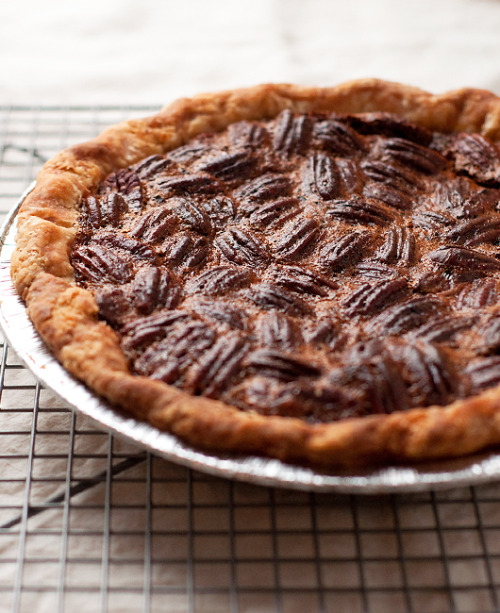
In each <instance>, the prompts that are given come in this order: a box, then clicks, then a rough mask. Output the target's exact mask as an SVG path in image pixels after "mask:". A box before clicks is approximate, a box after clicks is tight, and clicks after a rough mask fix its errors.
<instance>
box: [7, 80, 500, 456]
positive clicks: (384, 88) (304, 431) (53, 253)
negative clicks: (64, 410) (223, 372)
mask: <svg viewBox="0 0 500 613" xmlns="http://www.w3.org/2000/svg"><path fill="white" fill-rule="evenodd" d="M285 108H289V109H291V110H293V111H300V112H308V111H310V112H314V111H316V112H320V111H334V112H341V113H347V112H348V113H359V112H369V111H385V112H391V113H396V114H398V115H400V116H402V117H405V118H407V119H409V120H410V121H412V122H414V123H416V124H418V125H421V126H424V127H426V128H428V129H430V130H436V131H441V132H453V131H469V132H478V133H480V134H483V135H484V136H488V137H489V138H490V139H492V140H494V141H499V140H500V99H499V98H498V97H497V96H495V95H494V94H492V93H491V92H487V91H482V90H475V89H462V90H459V91H454V92H449V93H445V94H441V95H432V94H429V93H427V92H424V91H422V90H419V89H416V88H412V87H408V86H405V85H400V84H395V83H388V82H384V81H378V80H373V79H370V80H360V81H353V82H348V83H345V84H342V85H339V86H337V87H331V88H305V87H300V86H294V85H274V84H269V85H261V86H257V87H253V88H248V89H241V90H233V91H227V92H221V93H217V94H204V95H199V96H196V97H194V98H191V99H181V100H178V101H177V102H174V103H173V104H172V105H170V106H168V107H166V108H165V109H163V110H162V111H160V112H159V113H158V114H157V115H155V116H153V117H149V118H145V119H137V120H131V121H128V122H124V123H122V124H118V125H117V126H114V127H112V128H110V129H108V130H106V131H105V132H103V133H102V134H101V135H99V136H98V137H96V138H95V139H93V140H91V141H89V142H87V143H84V144H81V145H76V146H74V147H70V148H68V149H66V150H64V151H62V152H61V153H59V154H58V155H57V156H55V157H54V158H53V159H51V160H50V161H49V162H47V163H46V164H45V166H44V167H43V169H42V171H41V172H40V174H39V176H38V179H37V184H36V186H35V188H34V190H33V191H32V192H31V193H30V194H29V195H28V196H27V197H26V199H25V201H24V202H23V205H22V207H21V210H20V213H19V218H18V234H17V249H16V251H15V253H14V255H13V258H12V269H11V270H12V279H13V281H14V284H15V286H16V289H17V291H18V293H19V294H20V296H21V297H22V298H23V299H24V300H25V301H26V304H27V308H28V314H29V316H30V318H31V319H32V321H33V322H34V324H35V326H36V328H37V330H38V331H39V333H40V335H41V336H42V338H43V339H44V341H45V342H46V343H47V345H48V346H49V348H50V349H51V351H52V352H53V353H54V354H55V355H56V357H57V358H58V360H59V361H60V362H61V363H62V364H63V365H64V367H65V368H66V369H67V370H68V371H69V372H71V373H72V374H73V375H75V376H76V377H78V378H79V379H81V380H82V381H84V382H85V383H86V384H87V385H89V386H90V387H91V388H92V389H93V390H95V391H96V392H97V393H98V394H100V395H101V396H103V397H105V398H106V399H108V400H109V401H110V402H112V403H113V404H115V405H117V406H118V407H121V408H123V409H125V410H126V411H128V412H130V413H132V414H133V415H135V416H136V417H138V418H140V419H146V420H148V421H149V422H150V423H152V424H153V425H154V426H156V427H158V428H159V429H160V430H166V431H168V432H171V433H173V434H175V435H177V436H178V437H180V438H181V439H183V440H185V441H187V442H188V443H190V444H192V445H194V446H196V447H199V448H204V449H211V450H218V451H231V452H239V453H256V454H261V455H265V456H270V457H276V458H280V459H283V460H287V461H298V462H306V463H312V464H317V465H322V466H341V465H344V466H353V465H360V464H368V463H371V462H376V463H381V462H394V461H418V460H425V459H432V458H440V457H450V456H459V455H465V454H468V453H472V452H474V451H476V450H479V449H483V448H485V447H488V446H491V445H495V444H498V443H500V390H499V389H498V388H494V389H492V390H489V391H487V392H485V393H483V394H481V395H479V396H475V397H472V398H468V399H465V400H460V401H457V402H455V403H453V404H452V405H449V406H448V407H445V408H443V407H429V408H425V409H412V410H409V411H405V412H403V411H401V412H395V413H392V414H390V415H376V416H370V417H363V418H354V419H348V420H345V421H340V422H335V423H332V424H318V425H311V424H308V423H305V422H302V421H300V420H298V419H295V418H287V417H266V416H262V415H257V414H251V413H246V412H241V411H239V410H238V409H236V408H234V407H231V406H229V405H226V404H224V403H222V402H219V401H215V400H210V399H207V398H201V397H193V396H190V395H189V394H187V393H185V392H183V391H181V390H178V389H176V388H174V387H172V386H169V385H167V384H165V383H162V382H159V381H153V380H152V379H148V378H146V377H140V376H134V375H132V374H130V372H129V369H128V364H127V360H126V358H125V356H124V354H123V352H122V350H121V347H120V344H119V340H118V338H117V336H116V335H115V333H114V331H113V330H112V329H111V328H110V327H109V326H108V325H107V324H105V323H103V322H102V321H100V320H99V319H98V308H97V304H96V302H95V299H94V298H93V296H92V295H91V294H90V293H89V292H88V291H86V290H84V289H81V288H79V287H77V286H76V284H75V282H74V274H73V269H72V267H71V265H70V263H69V252H70V249H71V245H72V242H73V239H74V237H75V234H76V231H77V218H78V214H79V210H78V209H79V203H80V201H81V198H82V196H85V195H87V194H88V193H90V192H91V191H92V190H93V189H94V188H96V187H97V186H98V184H99V183H100V182H101V181H102V180H103V179H104V177H105V176H107V175H108V174H109V173H110V172H113V171H115V170H117V169H119V168H122V167H126V166H129V165H130V164H133V163H135V162H137V161H139V160H140V159H142V158H144V157H147V156H149V155H151V154H154V153H159V154H163V153H165V152H167V151H169V150H171V149H173V148H175V147H177V146H179V145H182V144H184V143H185V142H187V141H188V140H189V139H190V138H192V137H194V136H195V135H197V134H200V133H202V132H206V131H217V130H222V129H224V128H225V127H226V126H228V125H229V124H231V123H233V122H236V121H240V120H242V119H247V120H251V119H264V118H272V117H275V116H276V115H277V114H278V113H279V112H280V111H282V110H283V109H285Z"/></svg>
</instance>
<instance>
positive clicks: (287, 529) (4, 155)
mask: <svg viewBox="0 0 500 613" xmlns="http://www.w3.org/2000/svg"><path fill="white" fill-rule="evenodd" d="M157 108H158V106H151V107H119V106H116V107H91V108H90V107H41V108H34V107H28V106H26V107H21V106H16V107H14V106H12V107H7V106H1V107H0V215H1V216H2V217H5V215H6V214H7V212H8V211H9V210H10V209H11V208H12V207H13V206H14V205H15V204H16V202H17V200H18V198H19V195H20V194H21V193H22V192H23V191H24V189H25V188H26V187H27V186H28V185H29V184H30V183H31V182H32V180H33V179H34V178H35V176H36V173H37V171H38V169H39V168H40V166H41V165H42V163H43V161H44V160H46V159H48V158H49V157H50V156H52V155H53V154H54V153H56V152H57V151H58V150H60V149H61V148H63V147H65V146H67V145H69V144H72V143H76V142H80V141H83V140H87V139H88V138H90V137H92V136H94V135H95V134H97V133H98V132H100V131H101V130H102V129H103V128H104V127H106V126H108V125H111V124H113V123H116V122H118V121H120V120H122V119H125V118H127V117H132V116H140V115H145V114H149V113H151V112H153V111H155V110H157ZM0 352H1V355H2V358H1V359H2V361H1V366H0V612H2V613H3V612H4V611H5V612H9V613H20V612H21V613H24V612H28V611H36V612H37V613H44V612H45V611H47V612H48V611H50V612H54V611H57V612H63V611H71V612H78V611H86V612H89V611H91V612H94V611H95V612H103V613H104V612H110V613H111V612H113V613H114V612H117V613H127V612H129V611H130V612H132V611H133V612H137V611H141V612H144V613H149V612H160V611H161V612H162V613H250V612H251V613H268V612H271V611H276V612H279V613H299V612H300V613H302V612H304V611H308V612H315V611H317V612H319V613H337V612H338V613H344V612H346V611H349V612H350V613H379V612H384V613H385V612H387V611H396V612H408V613H448V612H450V613H451V612H457V613H458V612H460V613H467V612H468V613H493V612H496V611H498V610H500V603H499V601H500V491H499V488H498V486H497V484H496V483H492V484H489V485H482V486H478V487H467V488H460V489H454V490H449V491H445V492H437V491H436V492H434V491H430V492H427V493H419V494H405V495H403V494H391V495H384V496H377V497H375V496H361V495H356V496H354V495H350V496H347V495H333V494H331V493H330V494H326V493H317V492H316V493H308V492H300V491H291V490H286V489H279V488H265V487H260V486H257V485H251V484H246V483H240V482H234V481H229V480H224V479H220V478H216V477H212V476H209V475H205V474H203V473H199V472H196V471H193V470H190V469H187V468H184V467H182V466H178V465H176V464H173V463H170V462H167V461H165V460H163V459H161V458H158V457H155V456H154V455H151V454H150V453H148V452H146V451H144V450H142V449H140V448H138V447H136V446H134V445H132V444H130V443H128V442H127V441H124V440H122V439H120V438H117V437H115V436H113V435H111V434H109V433H105V432H102V431H101V430H99V428H98V427H97V426H96V425H95V424H94V423H93V422H92V421H91V420H90V419H89V418H88V417H85V416H83V415H81V414H78V413H75V412H72V411H71V410H70V409H69V408H68V407H67V406H66V405H65V404H64V402H63V401H62V400H61V399H59V398H58V397H57V395H55V394H54V393H52V392H51V391H50V390H48V389H45V388H44V387H43V386H42V385H41V384H40V383H39V382H38V381H37V380H36V379H35V378H34V376H33V375H32V374H31V373H30V371H29V370H28V369H26V368H25V367H24V366H23V365H22V364H21V363H20V361H19V360H18V358H17V356H16V355H15V353H14V351H13V350H12V349H11V348H10V347H9V346H8V344H7V343H6V342H4V341H2V340H1V338H0Z"/></svg>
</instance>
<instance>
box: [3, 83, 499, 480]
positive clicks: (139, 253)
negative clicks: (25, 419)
mask: <svg viewBox="0 0 500 613" xmlns="http://www.w3.org/2000/svg"><path fill="white" fill-rule="evenodd" d="M499 139H500V99H499V98H497V97H496V96H495V95H494V94H492V93H490V92H486V91H480V90H473V89H464V90H460V91H455V92H450V93H446V94H442V95H431V94H429V93H426V92H423V91H421V90H419V89H415V88H412V87H408V86H404V85H399V84H394V83H388V82H383V81H378V80H362V81H354V82H350V83H346V84H342V85H339V86H336V87H332V88H324V89H319V88H304V87H299V86H293V85H262V86H257V87H254V88H249V89H243V90H234V91H229V92H222V93H216V94H209V95H200V96H197V97H194V98H192V99H183V100H179V101H177V102H176V103H174V104H173V105H171V106H169V107H167V108H165V109H163V110H162V111H160V112H159V113H158V114H157V115H155V116H153V117H149V118H145V119H138V120H131V121H128V122H125V123H122V124H119V125H117V126H114V127H112V128H110V129H108V130H107V131H106V132H104V133H103V134H101V135H100V136H98V137H97V138H95V139H94V140H92V141H90V142H88V143H85V144H81V145H77V146H74V147H71V148H69V149H66V150H64V151H63V152H61V153H60V154H59V155H57V156H56V157H55V158H53V159H52V160H50V161H49V162H48V163H47V164H46V165H45V166H44V168H43V169H42V171H41V173H40V175H39V177H38V180H37V184H36V186H35V188H34V190H33V191H32V192H31V193H30V194H29V195H28V196H27V197H26V199H25V200H24V203H23V205H22V208H21V210H20V213H19V218H18V234H17V248H16V252H15V254H14V257H13V260H12V278H13V281H14V284H15V286H16V289H17V291H18V293H19V295H20V296H21V297H22V299H23V300H24V301H25V302H26V305H27V312H28V314H29V316H30V318H31V319H32V321H33V323H34V325H35V327H36V329H37V330H38V331H39V333H40V335H41V337H42V338H43V340H44V341H45V343H46V344H47V345H48V347H49V348H50V350H51V351H52V352H53V354H54V355H55V356H56V357H57V358H58V360H60V362H61V363H62V364H63V365H64V367H65V368H66V369H67V370H68V371H69V372H70V373H72V374H73V375H75V376H76V377H78V378H79V379H81V380H82V381H83V382H85V383H86V384H87V385H88V386H89V387H90V388H91V389H92V390H94V391H95V392H96V393H97V394H99V395H100V396H102V397H103V398H105V399H107V400H108V401H109V402H111V403H112V404H113V405H115V406H116V407H117V409H119V410H124V411H126V412H128V413H131V414H132V415H134V416H135V417H136V418H138V419H141V420H147V421H149V422H150V423H151V424H152V425H153V426H155V427H157V428H159V429H160V430H164V431H168V432H170V433H172V434H173V435H175V436H177V437H179V438H180V439H182V440H183V441H186V442H187V443H188V444H190V445H193V446H194V447H196V448H201V449H205V450H212V451H217V452H223V453H225V452H231V453H237V454H257V455H263V456H267V457H274V458H279V459H281V460H284V461H287V462H295V463H303V464H309V465H314V466H318V467H322V468H327V469H332V468H336V467H340V466H348V467H352V466H356V465H368V464H380V463H398V462H413V463H414V462H420V461H424V460H431V459H435V458H445V457H453V456H463V455H466V454H470V453H473V452H475V451H478V450H482V449H485V448H487V447H490V446H494V445H497V444H500V387H499V385H500V248H499V244H500V148H499V146H498V144H497V143H498V141H499Z"/></svg>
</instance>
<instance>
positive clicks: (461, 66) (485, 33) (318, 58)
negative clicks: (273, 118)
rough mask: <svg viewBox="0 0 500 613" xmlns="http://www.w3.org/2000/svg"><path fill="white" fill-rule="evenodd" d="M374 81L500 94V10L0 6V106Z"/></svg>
mask: <svg viewBox="0 0 500 613" xmlns="http://www.w3.org/2000/svg"><path fill="white" fill-rule="evenodd" d="M359 77H379V78H384V79H390V80H394V81H400V82H405V83H408V84H412V85H416V86H420V87H422V88H425V89H428V90H431V91H434V92H440V91H444V90H448V89H455V88H459V87H462V86H474V87H482V88H487V89H491V90H493V91H495V92H496V93H498V94H500V1H499V0H330V1H329V0H251V1H248V0H244V1H238V0H212V1H207V0H84V1H82V2H71V1H70V0H65V1H62V0H43V1H36V2H35V1H33V0H10V1H7V0H2V2H1V7H0V103H3V104H29V105H33V104H78V105H79V104H116V103H123V104H135V103H148V104H162V103H167V102H169V101H171V100H172V99H173V98H176V97H179V96H183V95H191V94H194V93H197V92H200V91H212V90H218V89H224V88H229V87H235V86H245V85H252V84H256V83H261V82H269V81H276V82H283V81H288V82H297V83H302V84H310V85H313V84H318V85H327V84H335V83H338V82H341V81H345V80H349V79H353V78H359Z"/></svg>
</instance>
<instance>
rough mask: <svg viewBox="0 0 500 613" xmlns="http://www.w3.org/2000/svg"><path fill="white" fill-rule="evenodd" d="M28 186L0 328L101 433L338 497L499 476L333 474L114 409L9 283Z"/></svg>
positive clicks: (478, 466)
mask: <svg viewBox="0 0 500 613" xmlns="http://www.w3.org/2000/svg"><path fill="white" fill-rule="evenodd" d="M33 186H34V184H33V185H32V186H30V188H29V189H28V190H27V191H26V192H25V193H24V194H23V196H22V197H21V199H20V201H19V203H18V204H17V206H15V207H14V208H13V209H12V211H11V212H10V214H9V215H8V217H7V219H6V221H5V223H4V225H3V228H2V230H1V233H0V326H1V328H2V330H3V332H4V334H5V337H6V339H7V340H8V342H9V344H10V346H11V347H12V349H14V351H15V352H16V353H17V355H18V357H19V359H20V360H21V361H22V362H23V363H24V364H25V365H26V366H27V368H28V369H29V370H30V371H31V372H32V373H33V374H34V375H35V377H37V379H39V380H40V382H41V383H42V384H43V385H44V386H45V387H47V388H48V389H50V390H52V391H53V392H55V393H56V394H58V395H59V396H60V397H61V398H62V399H63V400H64V401H65V402H66V403H67V404H68V405H69V406H70V407H71V408H72V409H73V410H76V411H78V412H80V413H82V414H84V415H86V416H87V417H90V418H91V419H92V420H94V421H95V422H96V424H97V425H98V426H99V427H101V428H102V429H104V430H107V431H109V432H111V433H113V434H116V435H118V436H120V437H122V438H124V439H126V440H128V441H129V442H132V443H135V444H137V445H138V446H139V447H141V448H142V449H145V450H147V451H150V452H152V453H154V454H156V455H159V456H161V457H163V458H165V459H167V460H169V461H171V462H174V463H177V464H181V465H183V466H186V467H188V468H191V469H194V470H197V471H200V472H204V473H207V474H211V475H214V476H217V477H222V478H227V479H234V480H237V481H242V482H247V483H252V484H256V485H263V486H271V487H282V488H289V489H295V490H304V491H317V492H336V493H339V494H388V493H398V492H422V491H428V490H431V489H449V488H455V487H464V486H470V485H478V484H481V483H488V482H491V481H495V480H498V479H500V454H499V453H498V452H495V451H493V452H490V453H482V454H476V455H474V456H469V457H466V458H460V459H454V460H449V461H439V462H432V463H426V464H419V465H416V466H406V465H404V466H403V465H401V466H399V465H398V466H385V467H382V468H374V469H370V468H368V469H363V470H356V471H332V472H321V471H318V470H315V469H313V468H308V467H302V466H296V465H293V464H288V463H285V462H281V461H280V460H275V459H268V458H262V457H256V456H249V455H244V456H236V455H230V454H223V455H222V454H217V453H211V452H210V453H207V452H204V451H200V450H198V449H195V448H193V447H191V446H189V445H187V444H185V443H184V442H182V441H180V440H179V439H178V438H177V437H175V436H173V435H171V434H168V433H166V432H160V431H159V430H158V429H156V428H154V427H153V426H151V425H149V424H147V423H145V422H142V421H139V420H137V419H135V418H133V417H131V416H129V415H126V414H124V413H122V412H120V411H118V410H117V409H115V408H113V407H112V406H111V405H110V404H109V403H107V402H106V401H104V400H103V399H102V398H100V397H99V396H97V395H96V394H94V393H93V392H91V391H90V390H89V389H88V388H87V387H86V386H85V385H84V384H83V383H81V382H80V381H78V380H77V379H75V378H74V377H73V376H72V375H70V374H69V373H68V372H67V371H66V370H65V369H64V368H63V367H62V366H61V365H60V364H59V362H58V361H57V360H56V359H55V358H54V357H53V355H52V354H51V353H50V352H49V351H48V349H47V347H46V346H45V344H44V342H43V341H42V339H41V337H40V336H39V335H38V333H37V332H36V330H35V328H34V326H33V324H32V323H31V321H30V319H29V318H28V316H27V313H26V308H25V305H24V303H23V302H22V301H21V300H20V298H19V296H18V295H17V293H16V292H15V289H14V286H13V284H12V281H11V278H10V262H11V256H12V253H13V250H14V246H15V243H14V239H15V231H16V219H17V213H18V211H19V207H20V206H21V203H22V201H23V199H24V197H25V196H26V194H27V193H29V191H30V190H31V189H33Z"/></svg>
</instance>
